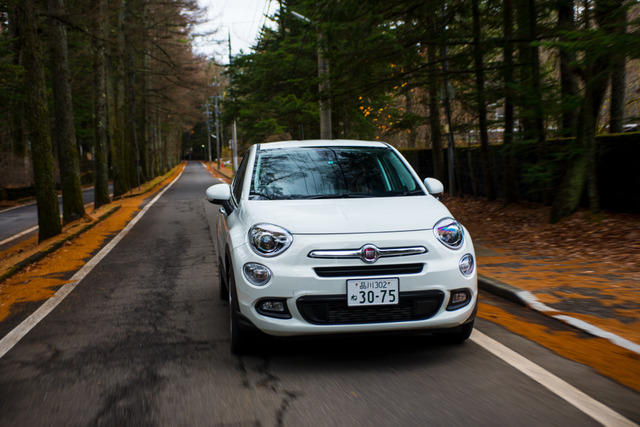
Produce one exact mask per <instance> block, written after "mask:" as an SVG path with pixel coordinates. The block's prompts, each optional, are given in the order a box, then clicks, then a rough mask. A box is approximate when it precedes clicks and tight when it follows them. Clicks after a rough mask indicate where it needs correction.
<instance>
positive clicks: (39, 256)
mask: <svg viewBox="0 0 640 427" xmlns="http://www.w3.org/2000/svg"><path fill="white" fill-rule="evenodd" d="M118 209H120V206H118V205H115V206H113V207H112V208H111V209H109V211H107V212H106V213H104V214H103V215H102V216H101V217H99V218H98V219H97V220H95V221H94V222H92V223H91V224H87V225H85V226H84V227H82V228H80V230H78V231H76V232H75V233H73V234H70V235H68V236H66V237H65V238H63V239H61V240H59V241H57V242H55V243H53V244H52V245H51V246H49V247H48V248H46V249H43V250H41V251H40V252H36V253H35V254H33V255H31V256H30V257H28V258H25V259H23V260H22V261H20V262H18V263H16V264H15V265H14V266H12V267H11V268H9V269H8V270H7V271H5V272H4V273H2V275H0V282H3V281H4V280H6V279H8V278H9V277H11V276H13V275H14V274H16V273H18V272H19V271H20V270H22V269H23V268H25V267H27V266H28V265H30V264H33V263H35V262H38V261H41V260H42V259H44V257H46V256H47V255H49V254H51V253H53V252H55V251H57V250H58V249H60V248H61V247H62V246H63V245H64V244H65V243H66V242H68V241H69V240H72V239H75V238H76V237H78V236H79V235H81V234H82V233H84V232H85V231H87V230H89V229H91V228H93V227H94V226H96V225H98V224H99V223H101V222H102V221H104V220H105V219H107V218H109V217H110V216H111V215H113V214H114V213H115V212H116V211H117V210H118Z"/></svg>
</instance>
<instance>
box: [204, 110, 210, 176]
mask: <svg viewBox="0 0 640 427" xmlns="http://www.w3.org/2000/svg"><path fill="white" fill-rule="evenodd" d="M205 105H206V112H207V146H208V147H209V166H211V129H210V126H209V122H210V121H211V115H210V114H211V113H209V100H208V99H207V103H206V104H205Z"/></svg>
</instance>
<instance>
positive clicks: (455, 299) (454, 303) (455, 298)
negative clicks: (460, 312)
mask: <svg viewBox="0 0 640 427" xmlns="http://www.w3.org/2000/svg"><path fill="white" fill-rule="evenodd" d="M469 302H471V292H470V291H469V289H455V290H453V291H451V297H450V298H449V305H447V310H448V311H451V310H457V309H459V308H462V307H464V306H465V305H467V304H469Z"/></svg>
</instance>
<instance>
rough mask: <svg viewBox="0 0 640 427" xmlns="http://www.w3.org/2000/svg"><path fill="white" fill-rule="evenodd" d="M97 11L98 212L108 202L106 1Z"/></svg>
mask: <svg viewBox="0 0 640 427" xmlns="http://www.w3.org/2000/svg"><path fill="white" fill-rule="evenodd" d="M97 1H98V7H97V12H96V15H95V16H94V18H93V29H94V31H95V34H94V37H93V38H92V48H93V116H94V117H93V136H94V153H93V155H94V159H95V160H94V174H95V187H94V192H95V198H94V200H95V204H94V206H95V208H96V209H97V208H99V207H100V206H103V205H107V204H109V203H110V202H111V200H110V198H109V167H108V140H107V99H106V96H107V95H106V90H107V89H106V85H105V72H106V62H105V51H104V38H105V29H104V22H105V20H106V16H105V14H106V6H107V4H106V3H107V0H97Z"/></svg>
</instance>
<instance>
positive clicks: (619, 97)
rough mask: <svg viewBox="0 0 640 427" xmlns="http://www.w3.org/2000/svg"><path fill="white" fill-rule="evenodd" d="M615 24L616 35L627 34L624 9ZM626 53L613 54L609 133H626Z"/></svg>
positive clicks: (616, 15)
mask: <svg viewBox="0 0 640 427" xmlns="http://www.w3.org/2000/svg"><path fill="white" fill-rule="evenodd" d="M614 22H615V23H616V24H617V27H616V28H614V29H613V31H614V33H615V34H619V35H622V34H625V33H626V23H627V13H626V10H624V9H623V8H622V7H620V9H619V12H618V13H616V14H615V15H614ZM626 59H627V58H626V52H624V51H623V52H619V51H618V52H615V53H613V54H612V61H611V63H612V68H613V70H612V72H611V106H610V110H609V132H610V133H621V132H623V131H624V128H623V126H624V106H625V93H626V89H627V81H626V76H627V72H626Z"/></svg>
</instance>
